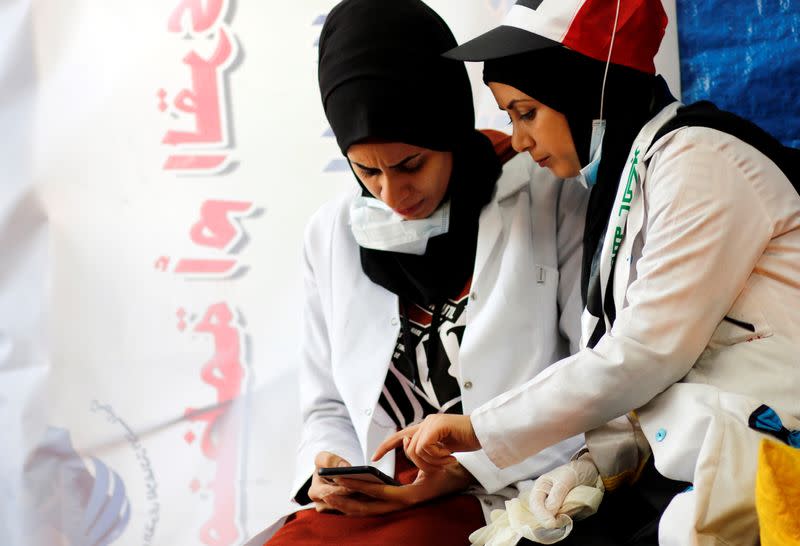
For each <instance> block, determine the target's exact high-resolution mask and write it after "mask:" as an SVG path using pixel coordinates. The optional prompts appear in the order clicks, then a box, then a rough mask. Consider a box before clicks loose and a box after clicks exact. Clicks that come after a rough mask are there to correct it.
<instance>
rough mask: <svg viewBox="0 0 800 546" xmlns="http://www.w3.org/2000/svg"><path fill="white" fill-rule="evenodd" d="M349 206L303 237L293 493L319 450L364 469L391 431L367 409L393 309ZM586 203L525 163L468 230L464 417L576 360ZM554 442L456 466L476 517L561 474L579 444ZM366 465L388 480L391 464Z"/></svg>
mask: <svg viewBox="0 0 800 546" xmlns="http://www.w3.org/2000/svg"><path fill="white" fill-rule="evenodd" d="M355 195H357V192H348V193H347V194H345V195H342V196H341V197H339V198H338V199H335V200H334V201H331V202H329V203H328V204H326V205H324V206H323V207H322V208H321V209H320V210H319V211H318V212H317V213H316V214H315V215H314V217H313V218H312V219H311V222H310V224H309V226H308V228H307V231H306V236H305V251H304V264H303V269H304V284H305V301H304V302H303V306H304V309H305V317H304V331H303V348H302V349H303V352H302V362H301V371H300V394H301V406H302V412H303V421H304V425H303V434H302V440H301V444H300V447H299V449H298V455H297V466H296V479H295V482H294V486H293V489H292V491H293V492H297V491H298V490H299V489H300V487H301V486H302V485H303V484H304V483H305V482H306V481H307V480H308V479H309V477H310V476H311V474H312V473H313V471H314V469H315V466H314V458H315V456H316V455H317V453H319V452H320V451H330V452H333V453H336V454H337V455H339V456H341V457H344V458H345V459H347V460H348V461H349V462H350V463H351V464H354V465H358V464H369V460H370V458H371V455H372V453H373V452H374V451H375V449H376V448H377V447H378V445H379V444H380V443H381V442H382V441H383V440H384V439H386V437H387V436H389V435H390V434H391V433H393V432H395V430H396V427H395V424H394V422H393V421H392V419H391V418H390V417H389V415H388V414H386V412H385V411H384V410H383V409H382V408H381V407H380V406H379V405H378V399H379V396H380V394H381V390H382V388H383V384H384V381H385V379H386V374H387V372H388V369H389V364H390V360H391V357H392V352H393V351H394V349H395V345H396V343H397V338H398V335H399V332H400V325H399V324H400V323H399V302H398V297H397V296H396V295H395V294H393V293H391V292H389V291H388V290H386V289H385V288H383V287H381V286H379V285H377V284H375V283H373V282H372V281H371V280H370V279H369V278H368V277H367V276H366V275H365V274H364V272H363V270H362V268H361V260H360V254H359V247H358V245H357V244H356V242H355V240H354V239H353V236H352V234H351V232H350V227H349V225H348V220H349V212H348V208H349V205H350V202H351V201H352V199H353V197H354V196H355ZM587 197H588V195H587V192H586V190H584V188H582V187H581V186H580V185H579V184H578V183H577V182H576V181H574V180H569V181H562V180H561V179H557V178H555V177H554V176H553V175H552V174H550V172H549V171H547V170H545V169H541V168H539V167H538V166H536V165H535V164H534V163H533V162H532V160H531V158H530V157H529V156H528V154H520V155H517V156H516V157H514V158H513V159H511V160H510V161H508V162H507V163H506V164H505V166H504V168H503V173H502V175H501V177H500V178H499V180H498V182H497V187H496V191H495V195H494V197H493V199H492V201H491V202H490V203H489V204H487V205H486V207H485V208H484V210H483V211H482V213H481V217H480V223H479V230H478V242H477V249H476V258H475V269H474V273H473V277H472V288H471V293H470V297H469V302H468V305H467V308H466V328H465V331H464V336H463V339H462V343H461V347H460V351H459V356H458V358H459V364H460V369H461V377H460V378H459V383H460V384H461V385H462V387H461V394H462V405H463V409H464V412H465V413H468V412H470V411H472V410H473V409H475V408H477V407H478V406H479V405H480V404H482V403H484V402H486V401H487V400H489V399H490V398H492V397H493V396H497V395H498V394H500V393H502V392H504V391H506V390H508V389H509V388H511V387H513V386H515V385H518V384H521V383H523V382H525V381H527V380H528V379H530V378H531V377H533V376H535V375H536V374H537V373H538V372H540V371H541V370H543V369H544V368H546V367H547V366H548V365H550V364H552V363H553V362H556V361H557V360H559V359H560V358H563V357H564V356H567V355H568V354H570V352H574V351H576V350H577V349H578V346H579V342H580V313H581V310H582V306H581V301H580V261H581V248H582V246H581V240H582V234H583V221H584V216H585V206H586V200H587ZM443 274H447V273H446V272H443ZM564 440H565V441H563V442H561V443H560V444H557V445H554V446H551V447H550V448H548V449H546V450H543V451H542V452H540V453H539V454H537V455H536V456H533V457H528V458H524V459H520V461H518V462H517V464H515V465H513V466H510V467H508V468H505V469H503V470H500V469H498V468H497V467H496V466H495V465H494V464H492V463H491V462H490V461H489V460H488V459H487V458H486V456H485V455H484V454H483V452H475V453H469V454H463V455H460V456H459V460H460V461H461V463H462V464H463V465H464V466H465V467H466V468H467V469H468V470H469V471H470V472H471V473H472V475H473V476H475V478H476V479H477V480H478V482H479V483H480V485H481V487H479V488H475V490H474V491H473V492H474V493H476V494H477V495H478V496H479V497H481V498H482V500H483V507H484V512H485V513H486V514H488V513H489V511H490V510H491V509H494V508H498V507H502V502H503V501H504V500H506V499H508V498H511V497H513V496H515V495H516V493H517V491H516V489H515V488H514V487H509V486H513V485H514V484H515V483H516V482H518V481H521V480H524V479H528V478H531V477H532V476H538V475H540V474H541V473H543V472H546V471H548V470H550V469H552V468H554V467H556V466H559V465H560V464H563V463H564V462H566V461H567V460H569V458H570V456H571V455H572V454H573V453H574V452H575V450H576V449H578V448H579V447H580V446H581V445H582V443H583V437H582V435H577V436H576V437H572V438H568V439H567V438H565V439H564ZM375 466H377V467H379V468H380V469H381V470H382V471H383V472H385V473H386V474H388V475H393V473H394V454H393V453H390V454H388V455H387V456H386V457H384V458H383V459H382V460H381V461H380V462H378V463H375ZM265 536H266V535H263V534H262V535H259V537H258V540H262V539H264V538H265Z"/></svg>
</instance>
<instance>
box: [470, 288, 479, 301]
mask: <svg viewBox="0 0 800 546" xmlns="http://www.w3.org/2000/svg"><path fill="white" fill-rule="evenodd" d="M469 299H471V300H472V301H475V300H477V299H478V294H477V293H476V292H475V291H474V290H473V291H472V292H471V293H470V295H469Z"/></svg>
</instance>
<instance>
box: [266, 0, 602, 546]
mask: <svg viewBox="0 0 800 546" xmlns="http://www.w3.org/2000/svg"><path fill="white" fill-rule="evenodd" d="M455 45H456V42H455V39H454V38H453V36H452V34H451V32H450V30H449V29H448V28H447V25H446V24H445V23H444V22H443V21H442V19H441V18H440V17H439V16H438V15H436V14H435V13H434V12H433V11H432V10H431V9H430V8H428V7H427V6H426V5H425V4H424V3H422V2H420V1H419V0H393V1H392V2H377V1H375V0H345V1H344V2H341V3H340V4H338V5H337V6H336V7H335V8H334V9H333V10H332V11H331V13H330V14H329V15H328V17H327V20H326V22H325V25H324V27H323V29H322V34H321V37H320V48H319V84H320V92H321V96H322V102H323V106H324V109H325V113H326V115H327V117H328V120H329V121H330V124H331V127H332V129H333V132H334V134H335V135H336V139H337V142H338V144H339V146H340V148H341V150H342V153H343V154H344V155H345V156H346V157H347V158H348V160H349V161H350V165H351V168H352V169H353V172H354V175H355V178H356V182H358V184H354V185H353V186H354V187H353V191H350V192H347V194H345V195H343V196H341V197H339V198H337V199H335V200H334V201H332V202H330V203H328V204H326V205H325V206H323V207H322V209H320V211H318V212H317V213H316V214H315V216H314V217H313V218H312V220H311V222H310V224H309V226H308V229H307V232H306V239H305V251H304V256H305V273H304V280H305V292H306V299H305V301H304V312H305V318H304V324H305V326H304V346H303V356H302V362H301V366H302V367H301V373H300V387H301V403H302V407H303V408H302V409H303V418H304V425H303V437H302V442H301V446H300V448H299V450H298V459H297V476H296V481H295V486H294V488H293V492H294V499H295V501H296V502H298V503H299V505H301V506H303V507H305V508H306V509H305V510H299V511H298V512H296V513H295V514H293V515H291V516H289V517H288V519H287V520H286V522H285V524H283V526H282V527H281V528H280V530H279V531H278V532H277V534H276V535H275V536H274V537H273V538H272V539H271V540H270V541H269V542H268V544H270V546H276V545H282V544H292V545H293V546H298V545H303V544H344V543H350V544H356V543H357V544H399V543H408V544H414V545H417V546H418V545H425V544H436V545H439V546H440V545H448V544H454V545H455V544H465V543H466V542H467V536H468V535H469V534H470V533H471V532H472V531H474V530H475V529H476V528H478V527H481V526H482V525H484V524H485V521H486V520H485V517H486V515H487V514H488V513H489V511H490V510H491V509H492V508H494V507H499V506H502V502H503V501H504V500H506V499H508V498H510V497H511V496H513V495H515V494H516V492H517V488H516V484H517V483H518V482H520V481H523V480H526V479H531V478H535V477H536V476H538V475H540V474H541V473H543V472H546V471H548V470H550V469H552V468H554V467H555V466H558V465H559V464H562V463H563V462H566V461H567V460H568V458H569V456H570V455H571V454H572V453H574V451H575V450H576V449H577V448H578V447H580V445H581V444H582V438H580V437H576V438H569V439H566V440H565V441H563V442H561V443H559V444H558V445H554V446H553V447H552V448H551V449H549V450H546V451H545V452H543V453H541V454H538V455H537V456H536V457H532V458H530V459H526V460H524V461H520V463H519V464H517V465H515V466H514V467H512V468H509V469H506V470H505V471H503V472H498V470H497V468H496V467H495V466H494V465H493V464H492V463H490V462H489V461H488V460H487V459H486V457H485V456H483V455H482V454H478V453H476V454H469V455H468V456H466V457H465V458H463V459H461V460H459V461H458V462H455V463H454V464H452V465H449V466H448V467H447V468H446V469H445V471H444V472H437V473H433V474H424V473H418V471H417V469H416V468H415V467H413V465H411V464H410V463H409V462H408V460H407V459H406V458H405V456H404V455H403V453H402V450H398V452H397V453H396V454H395V453H393V454H392V455H391V456H390V457H388V458H387V459H386V460H384V461H382V462H381V463H379V465H378V466H379V467H380V469H381V470H382V471H383V472H384V473H386V474H387V475H389V476H393V477H394V478H395V479H397V480H398V481H399V482H400V483H401V484H402V485H400V486H389V485H382V484H374V483H367V482H364V481H358V480H349V481H348V480H342V479H337V480H338V481H336V482H334V481H331V480H328V479H324V478H322V477H320V476H319V474H318V472H317V469H319V468H325V467H334V468H338V467H343V466H347V467H349V466H350V465H363V464H369V455H370V454H371V453H372V452H373V451H374V450H375V449H376V448H377V446H378V445H379V444H380V442H381V441H383V440H384V439H385V438H386V437H387V436H389V435H390V434H392V433H393V432H395V431H396V430H397V429H398V428H402V427H404V426H407V425H410V424H413V423H416V422H419V421H421V420H422V419H423V418H424V417H425V416H426V415H429V414H432V413H457V414H461V413H463V412H464V411H470V410H471V409H472V408H473V407H476V406H477V405H479V404H481V403H483V402H484V401H486V400H488V399H490V398H491V397H493V396H495V395H497V394H499V393H500V392H502V391H504V390H506V389H508V388H511V387H512V386H514V385H517V384H520V383H522V382H524V381H526V380H527V379H529V378H531V377H533V376H534V375H536V374H537V373H538V372H540V371H541V370H542V369H543V368H544V367H546V366H547V365H549V364H550V363H551V362H554V361H555V360H557V359H559V358H561V357H563V356H566V355H567V354H569V352H570V349H571V347H576V346H577V342H578V330H579V323H578V316H579V313H580V308H581V303H580V291H579V286H578V285H579V277H580V255H581V245H580V241H581V235H582V229H583V210H584V207H585V204H586V198H587V194H586V191H585V189H584V188H582V187H581V186H580V184H578V183H576V182H571V183H564V182H563V181H562V180H560V179H558V178H556V177H554V176H552V174H550V173H549V172H548V171H547V170H545V169H539V168H538V167H536V165H535V164H533V162H532V161H531V160H530V158H529V157H528V156H526V155H517V156H515V157H513V158H512V159H508V158H507V157H506V158H504V159H507V161H505V163H504V164H503V163H502V162H501V159H500V158H498V154H497V153H496V150H495V148H494V147H493V145H492V142H491V141H490V139H489V138H487V137H486V136H485V135H484V134H482V133H480V132H477V131H475V129H474V114H473V106H472V94H471V89H470V83H469V79H468V77H467V73H466V69H465V67H464V65H463V63H461V62H457V61H452V60H448V59H444V58H443V57H441V54H442V53H443V52H445V51H447V50H449V49H451V48H453V47H454V46H455ZM505 142H506V144H507V142H508V137H505ZM395 455H396V456H395ZM467 490H469V494H467ZM308 508H316V510H310V509H308ZM353 516H361V517H353Z"/></svg>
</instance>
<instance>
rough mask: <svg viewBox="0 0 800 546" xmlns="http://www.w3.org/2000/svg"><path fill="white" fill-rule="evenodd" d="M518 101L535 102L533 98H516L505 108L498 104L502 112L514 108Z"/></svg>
mask: <svg viewBox="0 0 800 546" xmlns="http://www.w3.org/2000/svg"><path fill="white" fill-rule="evenodd" d="M518 102H533V99H514V100H512V101H511V102H509V103H508V104H507V105H506V107H505V109H504V108H503V107H502V106H498V108H499V109H500V111H501V112H505V111H506V110H511V109H513V108H514V106H516V105H517V103H518Z"/></svg>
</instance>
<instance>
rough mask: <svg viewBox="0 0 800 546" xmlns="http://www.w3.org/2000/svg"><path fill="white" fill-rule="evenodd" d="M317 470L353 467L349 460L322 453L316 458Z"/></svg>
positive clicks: (325, 452) (333, 454) (329, 453)
mask: <svg viewBox="0 0 800 546" xmlns="http://www.w3.org/2000/svg"><path fill="white" fill-rule="evenodd" d="M314 464H315V465H316V467H317V468H329V467H343V466H352V465H351V464H350V463H349V462H347V460H345V459H343V458H341V457H339V456H338V455H336V454H335V453H331V452H329V451H320V452H319V453H317V456H316V457H315V458H314Z"/></svg>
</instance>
